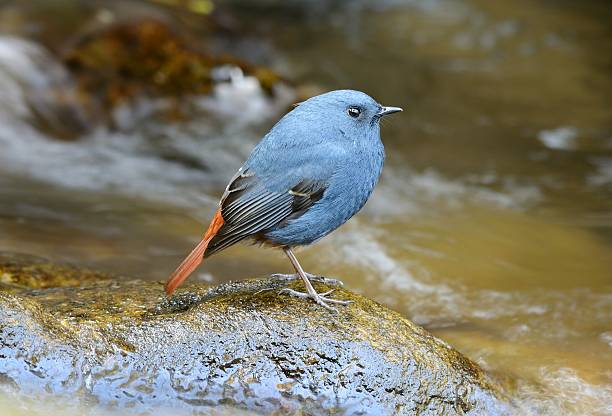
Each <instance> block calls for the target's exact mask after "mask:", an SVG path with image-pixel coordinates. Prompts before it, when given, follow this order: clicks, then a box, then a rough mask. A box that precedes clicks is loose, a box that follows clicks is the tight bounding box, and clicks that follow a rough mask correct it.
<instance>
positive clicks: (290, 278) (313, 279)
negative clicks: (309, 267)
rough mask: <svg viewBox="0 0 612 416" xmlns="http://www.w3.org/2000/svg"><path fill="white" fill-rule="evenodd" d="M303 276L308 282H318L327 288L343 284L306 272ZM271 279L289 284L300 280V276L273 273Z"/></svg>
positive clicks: (339, 281) (342, 284) (336, 280)
mask: <svg viewBox="0 0 612 416" xmlns="http://www.w3.org/2000/svg"><path fill="white" fill-rule="evenodd" d="M304 274H305V275H306V277H307V278H308V280H310V281H311V282H319V283H323V284H325V285H329V286H340V287H342V286H344V282H343V281H342V280H339V279H332V278H330V277H325V276H318V275H316V274H310V273H308V272H304ZM272 277H276V278H277V279H281V280H286V281H289V282H291V281H293V280H297V279H301V276H300V275H299V274H298V273H293V274H284V273H274V274H273V275H272Z"/></svg>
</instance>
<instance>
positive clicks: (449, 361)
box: [0, 255, 507, 415]
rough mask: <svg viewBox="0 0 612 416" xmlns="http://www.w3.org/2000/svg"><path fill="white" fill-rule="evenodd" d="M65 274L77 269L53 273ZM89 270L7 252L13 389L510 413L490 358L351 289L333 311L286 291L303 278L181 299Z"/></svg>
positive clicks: (226, 403)
mask: <svg viewBox="0 0 612 416" xmlns="http://www.w3.org/2000/svg"><path fill="white" fill-rule="evenodd" d="M40 270H44V271H45V273H39V272H37V271H40ZM54 270H55V271H57V273H59V274H60V275H63V276H64V277H57V278H49V274H53V271H54ZM77 270H78V269H76V268H73V267H64V266H58V265H54V266H53V267H52V266H51V264H50V263H46V262H43V261H42V260H40V259H34V260H30V261H28V259H27V257H23V256H20V257H14V256H11V255H3V256H1V257H0V276H1V277H2V282H3V285H2V286H1V287H0V289H1V290H0V382H1V383H2V384H3V386H4V390H8V391H11V392H13V394H17V395H19V394H20V395H25V396H28V397H39V396H41V395H45V396H47V397H61V398H63V399H62V400H66V399H68V400H67V401H65V403H73V402H79V403H89V404H93V405H95V406H99V407H102V408H103V409H113V410H117V411H120V412H122V414H124V413H138V414H140V413H142V412H151V413H153V412H154V411H157V410H159V409H171V410H172V411H173V412H187V413H190V414H192V413H196V414H202V413H203V414H211V412H217V411H218V410H219V408H220V407H223V408H229V409H236V410H240V411H251V412H255V413H257V414H260V413H264V414H269V413H273V412H276V413H277V414H288V413H299V412H301V413H299V414H317V415H318V414H351V415H352V414H410V415H412V414H419V415H440V414H444V415H463V414H479V415H480V414H501V413H504V412H506V410H505V409H506V406H507V405H506V404H505V402H504V400H503V399H501V398H500V394H499V393H498V392H497V389H496V387H495V385H494V384H492V383H491V382H490V381H488V380H487V378H486V376H485V374H484V372H483V371H482V370H481V369H480V368H479V367H478V366H477V365H476V364H474V363H473V362H472V361H470V360H469V359H467V358H466V357H464V356H463V355H461V354H460V353H459V352H457V351H456V350H454V349H453V348H452V347H450V346H449V345H447V344H445V343H444V342H443V341H441V340H439V339H437V338H435V337H433V336H432V335H431V334H429V333H428V332H427V331H425V330H424V329H423V328H421V327H419V326H417V325H415V324H413V323H412V322H410V321H408V320H407V319H405V318H403V317H402V316H400V315H399V314H397V313H395V312H393V311H391V310H389V309H387V308H385V307H384V306H382V305H380V304H378V303H376V302H373V301H371V300H369V299H366V298H364V297H362V296H359V295H357V294H354V293H352V292H349V291H347V290H344V289H337V290H336V293H335V296H337V297H338V298H341V299H350V300H353V301H354V303H353V304H351V305H350V306H348V307H343V308H341V309H340V310H339V312H338V313H333V312H330V311H328V310H326V309H324V308H321V307H319V306H318V305H316V304H314V303H313V302H307V301H304V300H302V299H296V298H292V297H289V296H284V295H279V294H277V292H278V290H279V289H280V288H282V287H285V286H289V287H292V288H296V289H301V283H300V282H299V281H292V282H288V281H282V280H279V279H274V278H260V279H252V280H247V281H242V282H230V283H225V284H221V285H219V286H215V287H212V286H205V285H202V284H192V285H188V286H186V287H184V288H181V289H180V290H179V291H178V292H177V294H176V295H175V296H174V297H173V298H171V299H169V300H168V299H166V297H165V296H164V294H163V285H162V283H156V282H145V281H136V280H131V281H126V280H117V279H108V276H107V275H101V277H102V278H101V279H99V280H98V279H96V278H95V274H94V272H91V271H85V272H84V275H85V276H86V278H85V279H84V283H83V285H81V286H79V287H75V286H74V285H73V278H74V276H75V275H74V273H75V272H76V271H77ZM30 273H31V275H30ZM17 276H20V277H17ZM39 276H40V278H41V279H42V280H43V281H44V282H45V283H40V282H38V280H37V279H39ZM7 282H8V283H7ZM50 282H53V283H57V284H58V286H56V287H51V285H50ZM65 284H68V286H65ZM316 286H317V287H318V289H319V290H324V289H325V286H324V285H322V284H317V285H316ZM7 289H8V290H7ZM230 414H231V413H230Z"/></svg>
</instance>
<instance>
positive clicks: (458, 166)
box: [0, 0, 612, 415]
mask: <svg viewBox="0 0 612 416" xmlns="http://www.w3.org/2000/svg"><path fill="white" fill-rule="evenodd" d="M116 3H117V2H115V3H112V4H113V5H114V6H113V7H107V6H100V5H98V4H96V3H95V2H90V3H87V2H74V1H62V2H57V4H56V5H54V6H53V7H54V8H55V9H54V10H55V11H56V12H58V13H57V14H56V15H55V14H53V13H49V11H48V9H49V8H50V7H51V6H49V5H48V4H47V3H46V2H44V1H37V2H33V3H32V4H30V5H28V6H27V7H26V6H24V5H23V3H21V2H14V3H12V4H11V3H9V5H8V6H3V7H2V9H0V29H2V32H4V33H6V34H7V35H10V36H11V37H7V36H4V37H2V39H0V86H2V90H3V93H2V94H3V96H4V97H3V100H2V103H0V122H1V123H0V124H1V125H0V231H1V232H0V248H1V249H2V250H11V251H22V252H27V253H33V254H39V255H42V256H45V257H48V258H51V259H54V260H58V261H69V262H72V263H75V264H79V265H86V266H92V267H96V268H99V269H102V270H106V271H111V272H116V273H119V274H126V275H132V276H138V277H140V278H143V279H155V280H163V279H165V278H166V277H167V275H168V274H169V273H170V272H171V271H172V270H173V269H174V267H175V266H176V265H177V263H178V262H179V261H180V260H181V259H182V257H183V256H184V255H185V254H186V253H187V252H188V251H189V250H190V248H191V246H192V245H193V244H194V243H195V242H196V240H197V239H198V236H199V235H201V233H202V232H203V230H204V229H205V227H206V225H207V221H209V220H210V217H211V214H212V212H213V210H214V207H215V204H216V200H217V198H218V197H219V195H220V194H221V192H222V190H223V188H224V186H225V182H226V181H227V179H228V178H229V177H230V176H231V175H232V173H233V172H234V171H235V169H236V168H237V167H239V165H240V163H241V161H242V160H243V159H244V158H245V157H246V155H248V152H249V151H250V149H251V148H252V146H253V145H254V144H255V143H256V142H257V140H258V138H259V137H261V135H262V133H265V131H267V129H269V128H270V127H271V126H272V125H273V123H274V121H275V120H276V119H277V118H278V117H279V116H280V115H281V114H282V112H283V111H284V108H286V107H285V106H286V105H287V104H289V102H290V100H291V99H292V96H291V93H288V94H287V96H285V97H284V98H280V99H277V102H271V101H270V100H269V99H267V98H266V97H265V96H264V95H262V92H261V91H259V90H258V89H257V88H252V85H251V84H249V83H248V80H245V79H242V80H235V84H237V85H235V90H232V91H229V92H228V91H226V92H225V95H224V94H223V93H221V92H219V91H218V94H217V95H218V96H217V97H216V98H217V100H218V101H209V102H207V101H206V100H209V98H205V97H199V98H198V100H200V102H202V103H204V104H203V107H205V108H207V109H208V110H209V111H205V112H203V114H204V116H200V114H199V113H198V115H196V116H193V117H189V118H187V119H184V120H181V121H174V122H172V123H168V122H163V121H160V120H159V119H155V118H151V119H146V117H145V119H144V121H143V122H138V123H132V124H130V126H129V128H123V129H111V128H108V127H107V126H105V125H104V124H102V125H98V126H97V127H96V128H94V129H92V130H90V131H88V132H87V133H83V134H82V135H81V136H80V137H79V138H78V140H59V139H58V138H57V137H55V136H56V133H55V131H56V129H50V128H45V126H40V125H38V124H37V123H35V122H34V121H33V120H35V118H34V117H33V115H32V111H33V110H32V97H31V96H28V91H29V92H30V93H31V91H32V89H33V86H35V87H36V91H38V92H39V93H40V91H43V92H42V93H40V94H38V95H35V98H36V97H39V98H40V97H43V98H40V100H43V99H44V97H45V94H44V91H45V89H49V88H55V86H56V85H61V86H64V87H65V88H69V87H70V85H71V80H70V75H69V73H68V72H66V70H65V68H63V67H62V64H61V63H60V61H59V60H58V59H57V58H56V57H55V53H56V52H55V51H56V50H58V49H59V48H60V46H61V41H62V40H65V38H67V37H68V33H67V32H68V31H70V30H73V29H74V28H75V27H77V28H78V27H79V25H84V24H85V23H77V22H80V19H81V18H83V16H87V17H91V16H94V17H95V18H99V19H109V18H113V16H114V15H113V14H114V13H115V14H116V13H117V10H118V9H120V8H121V7H122V5H120V6H117V4H116ZM124 3H125V4H130V5H131V6H130V7H132V6H133V5H134V4H137V3H139V2H124ZM154 3H155V2H154ZM159 3H163V4H164V5H163V8H162V9H158V8H157V7H162V6H160V5H159V4H157V3H156V4H154V5H153V6H151V7H153V8H154V9H151V10H156V11H157V12H159V10H163V13H166V14H168V15H172V14H175V15H176V16H179V18H181V19H187V21H188V22H191V23H193V22H197V21H198V20H197V19H198V17H197V16H188V17H185V13H186V12H185V10H184V9H182V8H181V7H173V6H168V5H167V4H170V5H171V4H173V3H180V2H172V1H168V2H159ZM230 3H231V2H230ZM279 3H280V2H279ZM84 4H88V6H87V7H84V6H83V5H84ZM202 4H208V3H207V2H203V3H202ZM262 4H263V5H262ZM75 5H80V6H79V7H76V6H75ZM105 7H106V8H105ZM224 7H225V9H224V13H226V14H228V13H229V15H225V16H223V19H225V20H227V21H230V22H231V26H232V27H233V28H235V29H236V30H237V31H238V32H239V33H240V36H229V37H226V38H224V39H223V40H220V41H219V40H218V41H216V42H209V44H207V46H208V47H210V48H212V49H213V50H216V51H223V52H227V53H232V54H235V55H239V56H243V57H244V58H245V59H248V60H250V61H252V62H255V63H258V64H262V65H267V66H270V67H272V68H274V69H275V70H277V71H279V72H280V73H281V74H284V75H285V76H286V77H287V78H289V79H291V80H292V82H294V83H295V84H298V85H311V86H314V87H313V89H315V90H318V89H320V90H329V89H338V88H355V89H360V90H363V91H366V92H368V93H369V94H371V95H372V96H374V97H375V98H376V99H378V100H380V101H381V102H382V103H384V104H387V105H393V106H401V107H403V108H404V113H402V114H400V115H395V116H393V117H392V118H390V119H389V120H387V121H385V123H384V124H383V126H382V136H383V141H384V143H385V146H386V150H387V163H386V166H385V170H384V173H383V177H382V179H381V182H380V184H379V185H378V187H377V189H376V191H375V193H374V195H373V196H372V198H371V200H370V201H369V202H368V204H367V205H366V207H365V208H364V210H363V211H362V213H361V214H359V215H358V216H357V217H355V218H354V219H352V220H351V221H350V222H349V223H348V224H347V225H346V226H344V227H343V228H341V229H340V230H338V231H337V232H336V233H334V234H333V235H331V236H329V237H328V238H326V239H324V240H323V241H321V242H320V243H318V244H316V245H315V246H313V247H311V248H308V249H304V250H302V251H300V252H299V253H298V257H300V258H301V260H302V263H303V265H304V267H305V268H306V269H307V270H308V271H310V272H312V273H320V274H325V275H327V276H330V277H331V276H333V277H337V278H341V279H342V280H343V281H344V282H345V285H346V286H347V287H348V288H350V289H351V290H354V291H357V292H360V293H362V294H364V295H366V296H369V297H372V298H374V299H376V300H378V301H379V302H381V303H383V304H385V305H388V306H389V307H391V308H393V309H395V310H398V311H400V312H401V313H402V314H404V315H405V316H407V317H409V318H410V319H412V320H414V321H415V322H417V323H419V324H421V325H423V326H424V327H425V328H427V329H428V330H430V331H431V332H433V333H434V334H435V335H437V336H439V337H441V338H443V339H444V340H445V341H447V342H449V343H450V344H452V345H453V346H455V347H456V348H457V349H459V350H460V351H462V352H463V353H464V354H466V355H467V356H469V357H470V358H472V359H473V360H475V361H476V362H478V363H479V364H480V365H482V366H483V367H484V368H485V369H486V370H487V371H489V372H490V373H491V374H492V375H493V376H494V377H495V378H497V379H498V380H500V381H501V382H502V383H503V384H504V385H506V386H507V390H508V394H509V395H510V396H511V397H512V398H513V399H514V400H515V401H516V403H517V405H518V406H519V408H520V412H521V414H528V415H541V414H545V415H586V414H590V415H603V414H612V325H611V323H612V25H610V22H612V8H611V7H610V6H609V4H608V3H606V2H603V1H602V2H597V1H584V2H570V1H556V2H555V1H547V0H516V1H513V2H503V1H494V2H492V1H486V0H456V1H448V0H423V1H416V0H412V1H406V2H401V1H383V2H369V1H358V2H351V3H346V4H342V3H339V4H337V3H334V2H332V3H330V4H326V3H323V2H320V1H307V2H289V3H288V4H284V5H278V4H277V3H276V2H255V1H252V2H247V5H246V6H244V5H243V7H237V6H235V5H234V6H232V5H229V6H224ZM130 10H131V9H130ZM145 11H146V12H147V13H148V11H149V9H145ZM200 11H201V10H200ZM228 11H229V12H228ZM139 13H142V11H139ZM58 16H59V17H58ZM61 19H66V21H67V22H68V23H67V24H65V26H62V23H61V22H63V20H61ZM84 20H85V21H86V19H84ZM190 27H193V26H189V25H186V28H190ZM196 27H197V25H196ZM185 30H189V29H185ZM195 33H196V35H197V30H195ZM202 36H203V35H202ZM16 37H19V39H17V38H16ZM23 38H27V39H30V41H28V42H29V43H23V41H22V40H21V39H23ZM33 56H35V58H33ZM34 61H36V62H39V63H40V62H44V65H42V64H41V65H39V66H38V67H36V66H35V65H32V62H34ZM24 86H25V87H24ZM66 86H68V87H66ZM26 87H27V89H26ZM221 96H223V97H225V98H223V97H221ZM219 97H221V98H219ZM43 101H44V100H43ZM41 108H45V107H44V103H43V106H42V107H41ZM211 108H212V110H211ZM119 116H120V117H123V118H124V119H125V118H127V119H130V118H133V117H134V113H133V112H130V111H129V110H125V114H120V115H119ZM128 121H129V120H128ZM128 124H129V123H128ZM290 270H291V269H290V264H289V262H288V261H287V260H286V259H285V258H284V256H283V255H282V254H281V253H277V252H275V251H273V250H264V249H259V248H256V247H252V246H236V247H233V248H230V249H228V250H226V251H225V252H223V253H221V254H219V255H216V256H215V257H213V258H211V259H210V260H209V261H207V262H206V263H205V265H204V266H203V267H201V268H200V269H199V271H198V273H197V276H195V279H199V280H202V281H206V282H223V281H227V280H231V279H243V278H248V277H252V276H255V275H263V274H267V273H271V272H289V271H290Z"/></svg>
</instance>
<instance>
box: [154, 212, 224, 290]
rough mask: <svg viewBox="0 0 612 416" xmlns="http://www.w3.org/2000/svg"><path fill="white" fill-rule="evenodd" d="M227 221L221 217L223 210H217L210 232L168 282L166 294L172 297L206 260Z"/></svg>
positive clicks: (205, 234) (207, 231)
mask: <svg viewBox="0 0 612 416" xmlns="http://www.w3.org/2000/svg"><path fill="white" fill-rule="evenodd" d="M224 223H225V221H224V220H223V216H222V215H221V210H220V209H219V210H217V212H216V213H215V216H214V218H213V220H212V221H211V222H210V225H209V226H208V230H206V233H204V237H202V241H200V242H199V243H198V245H197V246H195V248H194V249H193V250H192V251H191V253H189V255H188V256H187V257H186V258H185V260H183V261H182V262H181V264H179V266H178V267H177V268H176V270H175V271H174V273H172V275H171V276H170V278H169V279H168V281H167V282H166V286H165V288H166V294H167V295H168V296H170V295H171V294H172V293H173V292H174V291H175V290H176V288H177V287H179V286H180V285H181V284H182V283H183V282H184V281H185V280H186V279H187V278H188V277H189V275H190V274H191V273H193V271H194V270H195V269H196V267H198V266H199V265H200V263H202V260H204V254H205V253H206V248H208V244H209V243H210V240H212V239H213V237H214V236H215V235H217V233H218V232H219V229H220V228H221V227H222V226H223V224H224Z"/></svg>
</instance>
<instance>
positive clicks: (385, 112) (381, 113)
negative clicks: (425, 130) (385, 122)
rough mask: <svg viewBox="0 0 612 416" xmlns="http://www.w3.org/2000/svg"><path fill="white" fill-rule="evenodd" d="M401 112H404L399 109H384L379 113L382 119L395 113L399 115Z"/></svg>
mask: <svg viewBox="0 0 612 416" xmlns="http://www.w3.org/2000/svg"><path fill="white" fill-rule="evenodd" d="M400 111H404V110H402V109H401V108H399V107H383V108H381V109H380V111H379V112H378V116H379V117H382V116H387V115H389V114H393V113H399V112H400Z"/></svg>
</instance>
